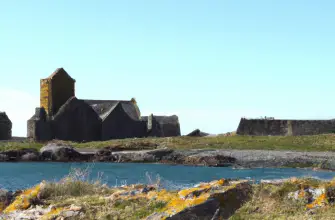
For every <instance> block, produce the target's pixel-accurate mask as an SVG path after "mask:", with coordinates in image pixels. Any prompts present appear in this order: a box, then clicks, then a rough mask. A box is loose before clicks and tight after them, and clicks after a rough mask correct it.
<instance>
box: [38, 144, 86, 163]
mask: <svg viewBox="0 0 335 220" xmlns="http://www.w3.org/2000/svg"><path fill="white" fill-rule="evenodd" d="M40 154H41V156H42V158H43V159H44V160H52V161H78V160H81V158H82V157H83V155H82V154H81V153H79V152H78V151H76V150H75V149H74V148H73V147H72V146H70V145H64V144H57V143H49V144H47V145H46V146H44V147H42V148H41V150H40Z"/></svg>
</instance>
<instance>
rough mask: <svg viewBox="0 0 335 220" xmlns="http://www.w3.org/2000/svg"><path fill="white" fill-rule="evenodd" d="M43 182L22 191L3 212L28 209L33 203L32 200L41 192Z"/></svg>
mask: <svg viewBox="0 0 335 220" xmlns="http://www.w3.org/2000/svg"><path fill="white" fill-rule="evenodd" d="M40 189H41V184H39V185H36V186H35V187H33V188H31V189H27V190H25V191H24V192H22V193H21V195H19V196H17V197H16V198H15V200H14V202H12V203H11V204H10V205H9V206H8V207H7V208H6V209H5V210H4V211H3V212H4V213H10V212H13V211H16V210H25V209H28V208H29V207H30V205H31V201H32V200H33V199H35V198H36V197H37V195H38V193H39V192H40Z"/></svg>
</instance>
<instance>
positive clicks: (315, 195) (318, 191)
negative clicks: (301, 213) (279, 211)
mask: <svg viewBox="0 0 335 220" xmlns="http://www.w3.org/2000/svg"><path fill="white" fill-rule="evenodd" d="M296 183H297V184H299V183H298V182H296ZM334 196H335V183H334V181H331V182H329V183H327V184H320V185H319V186H318V187H312V186H302V187H301V189H300V190H297V191H295V192H291V193H289V194H288V198H290V199H293V200H301V201H303V202H305V203H306V208H307V209H314V208H318V207H323V206H327V205H328V204H330V203H334V201H335V200H334Z"/></svg>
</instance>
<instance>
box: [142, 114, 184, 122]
mask: <svg viewBox="0 0 335 220" xmlns="http://www.w3.org/2000/svg"><path fill="white" fill-rule="evenodd" d="M153 117H154V118H155V119H156V120H157V122H158V123H159V124H177V123H179V119H178V116H177V115H171V116H157V115H153ZM141 120H142V121H148V116H143V117H141Z"/></svg>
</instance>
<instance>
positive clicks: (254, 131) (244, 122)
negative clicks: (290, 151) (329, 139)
mask: <svg viewBox="0 0 335 220" xmlns="http://www.w3.org/2000/svg"><path fill="white" fill-rule="evenodd" d="M325 133H335V120H268V119H245V118H242V119H241V121H240V124H239V126H238V128H237V134H238V135H257V136H264V135H274V136H275V135H288V136H290V135H293V136H298V135H315V134H325Z"/></svg>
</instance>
